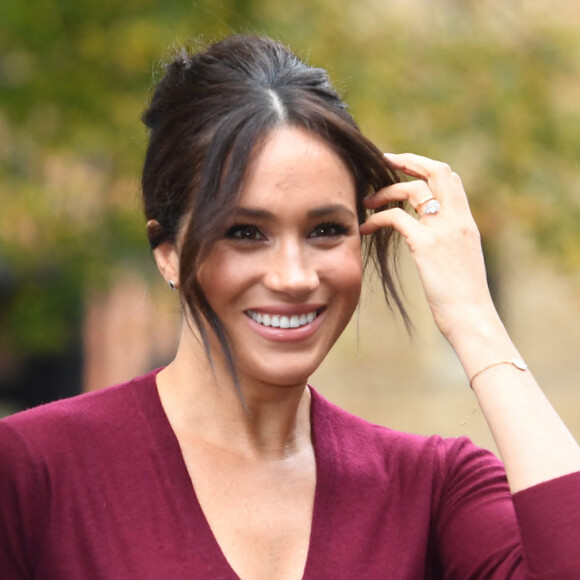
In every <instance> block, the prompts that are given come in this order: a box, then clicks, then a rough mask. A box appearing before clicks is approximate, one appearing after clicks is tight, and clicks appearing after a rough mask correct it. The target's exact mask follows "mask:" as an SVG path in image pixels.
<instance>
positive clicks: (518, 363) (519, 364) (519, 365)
mask: <svg viewBox="0 0 580 580" xmlns="http://www.w3.org/2000/svg"><path fill="white" fill-rule="evenodd" d="M498 365H512V366H514V367H515V368H516V369H518V370H519V371H525V370H527V369H528V365H527V364H526V363H525V362H524V361H523V360H522V359H521V358H514V359H512V360H502V361H499V362H494V363H491V364H490V365H487V366H486V367H483V368H482V369H479V370H478V371H477V372H476V373H475V374H474V375H473V376H472V377H471V379H469V386H470V387H471V388H472V389H473V380H474V379H475V378H477V377H478V376H479V375H480V374H481V373H484V372H485V371H487V370H488V369H491V368H493V367H497V366H498Z"/></svg>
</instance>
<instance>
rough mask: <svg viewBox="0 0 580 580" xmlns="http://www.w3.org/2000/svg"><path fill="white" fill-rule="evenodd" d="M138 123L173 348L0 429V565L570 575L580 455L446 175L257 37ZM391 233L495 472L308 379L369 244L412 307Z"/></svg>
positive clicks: (221, 47)
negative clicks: (489, 281)
mask: <svg viewBox="0 0 580 580" xmlns="http://www.w3.org/2000/svg"><path fill="white" fill-rule="evenodd" d="M144 121H145V123H146V125H147V127H148V128H149V130H150V143H149V148H148V151H147V156H146V160H145V167H144V171H143V195H144V207H145V213H146V217H147V220H148V223H147V231H148V236H149V240H150V242H151V245H152V247H153V253H154V256H155V260H156V262H157V265H158V267H159V270H160V272H161V274H162V275H163V277H164V278H165V280H166V282H167V284H168V285H169V287H170V288H172V289H174V290H178V291H179V293H180V296H181V299H182V304H183V309H184V324H183V328H182V333H181V340H180V343H179V348H178V351H177V354H176V357H175V359H174V360H173V362H171V364H169V365H168V366H167V367H165V368H163V369H161V370H159V371H155V372H152V373H150V374H148V375H146V376H144V377H139V378H136V379H134V380H133V381H131V382H130V383H127V384H124V385H119V386H116V387H113V388H110V389H105V390H104V391H101V392H98V393H93V394H89V395H83V396H81V397H77V398H74V399H70V400H68V401H61V402H57V403H53V404H51V405H47V406H44V407H41V408H38V409H33V410H30V411H27V412H25V413H22V414H19V415H16V416H13V417H10V418H8V419H5V420H4V421H3V422H1V423H0V426H1V429H0V441H1V446H0V451H1V455H0V457H1V466H2V469H1V473H0V478H1V481H2V487H1V488H0V489H1V490H2V492H1V495H2V497H1V502H2V509H3V512H2V513H3V520H2V523H0V533H1V536H0V554H1V556H0V557H1V561H2V565H3V570H4V572H3V574H4V575H3V578H10V579H12V578H44V579H47V578H83V579H84V578H139V579H148V578H151V579H153V578H155V579H158V578H164V579H167V578H171V579H173V578H175V579H181V578H211V579H215V578H224V579H226V578H236V577H239V578H242V579H244V580H245V579H262V578H264V579H265V578H268V579H270V578H273V579H295V578H302V577H304V578H332V579H337V578H349V579H350V578H365V579H370V578H389V579H390V578H405V579H407V578H460V579H465V578H492V577H493V578H573V577H580V560H579V559H578V557H577V555H576V553H575V552H576V546H577V545H578V540H579V539H580V538H579V536H580V527H579V524H580V506H579V504H580V473H579V472H580V450H579V448H578V445H577V444H576V442H575V441H574V439H573V437H572V436H571V435H570V433H569V432H568V431H567V429H566V428H565V426H564V425H563V424H562V422H561V420H560V419H559V418H558V416H557V415H556V413H555V412H554V410H553V409H552V408H551V407H550V405H549V404H548V403H547V401H546V399H545V398H544V396H543V395H542V392H541V390H540V389H539V387H538V386H537V384H536V383H535V381H534V379H533V377H532V374H531V373H530V371H529V370H527V368H526V366H525V363H523V361H521V360H520V358H519V354H518V352H517V350H516V348H515V346H514V345H513V344H512V342H511V340H510V339H509V337H508V335H507V334H506V331H505V329H504V327H503V325H502V324H501V321H500V320H499V317H498V315H497V313H496V311H495V308H494V306H493V304H492V301H491V298H490V296H489V291H488V289H487V286H486V281H485V272H484V266H483V259H482V255H481V249H480V242H479V236H478V232H477V229H476V227H475V225H474V222H473V220H472V218H471V215H470V212H469V207H468V204H467V200H466V197H465V194H464V192H463V189H462V185H461V181H460V179H459V178H458V177H457V175H455V174H454V173H453V172H452V171H451V170H450V169H449V168H448V167H447V166H446V165H444V164H441V163H439V162H436V161H432V160H429V159H426V158H423V157H419V156H416V155H411V154H404V155H388V156H386V157H384V156H383V155H382V154H381V153H380V152H379V151H378V150H377V149H376V148H375V147H374V146H373V145H372V144H371V143H370V142H369V141H368V140H366V139H365V138H364V137H363V136H362V135H361V134H360V132H359V130H358V129H357V127H356V125H355V123H354V121H353V120H352V119H351V117H350V116H349V114H348V113H347V112H346V109H345V106H344V104H343V103H342V102H341V101H340V99H339V98H338V96H337V94H336V93H335V92H334V90H333V89H332V87H331V86H330V84H329V82H328V79H327V77H326V74H325V73H324V71H322V70H320V69H315V68H312V67H309V66H307V65H305V64H304V63H302V62H301V61H299V60H298V59H297V58H296V57H295V56H294V55H293V54H292V53H290V52H289V51H288V50H287V49H286V48H284V47H282V46H280V45H279V44H277V43H275V42H273V41H271V40H268V39H263V38H256V37H244V36H234V37H231V38H228V39H226V40H224V41H222V42H220V43H217V44H215V45H213V46H210V47H209V48H208V49H207V50H205V51H202V52H200V53H197V54H189V53H187V52H185V51H184V52H182V53H180V54H179V56H178V58H177V59H176V60H175V61H174V62H173V63H172V64H170V65H169V66H168V68H167V71H166V75H165V77H164V78H163V79H162V80H161V81H160V83H159V85H158V86H157V88H156V91H155V93H154V95H153V98H152V102H151V104H150V106H149V108H148V110H147V111H146V113H145V115H144ZM397 174H403V175H408V176H412V177H416V178H418V179H417V180H415V181H403V182H399V180H398V178H397ZM405 202H407V203H408V204H409V205H410V206H411V207H412V208H414V209H415V210H416V212H417V216H416V217H414V216H412V215H410V214H409V213H406V212H405V211H404V210H403V209H402V206H403V204H404V203H405ZM396 233H398V234H400V235H401V236H402V237H403V238H404V240H405V241H406V243H407V244H408V245H409V247H410V249H411V253H412V255H413V257H414V259H415V261H416V263H417V267H418V269H419V273H420V276H421V280H422V283H423V286H424V289H425V293H426V296H427V299H428V301H429V305H430V307H431V309H432V312H433V316H434V318H435V321H436V323H437V325H438V326H439V328H440V330H441V332H442V333H443V334H444V336H445V337H446V338H447V339H448V340H449V342H450V343H451V345H452V346H453V348H454V349H455V350H456V352H457V354H458V356H459V358H460V360H461V362H462V364H463V366H464V368H465V371H466V374H467V376H468V378H469V379H470V384H471V386H472V388H473V390H474V392H475V394H476V396H477V398H478V401H479V404H480V406H481V408H482V410H483V412H484V414H485V417H486V419H487V421H488V422H489V424H490V428H491V429H492V432H493V434H494V437H495V439H496V441H497V444H498V447H499V450H500V453H501V455H502V458H503V461H504V464H505V471H504V467H503V466H502V464H501V463H500V462H499V461H498V460H496V459H495V458H494V457H493V455H492V454H491V453H488V452H486V451H483V450H480V449H477V448H476V447H474V446H473V445H472V444H471V443H470V442H469V441H467V440H465V439H459V440H443V439H441V438H439V437H429V438H426V437H419V436H413V435H407V434H401V433H396V432H392V431H389V430H388V429H385V428H382V427H377V426H373V425H370V424H368V423H366V422H364V421H362V420H360V419H357V418H355V417H352V416H351V415H349V414H347V413H345V412H344V411H341V410H340V409H338V408H336V407H334V406H333V405H332V404H330V403H329V402H327V401H325V400H324V399H323V398H322V397H321V396H320V395H319V394H317V393H316V391H315V390H314V389H312V388H309V387H307V380H308V377H309V375H310V374H311V373H312V372H313V371H314V370H315V369H316V368H317V367H318V365H319V364H320V363H321V362H322V360H323V359H324V357H325V356H326V354H327V352H328V351H329V349H330V348H331V347H332V345H333V344H334V342H335V341H336V339H337V338H338V336H339V335H340V333H341V332H342V330H343V329H344V327H345V325H346V324H347V322H348V320H349V319H350V317H351V315H352V313H353V311H354V309H355V307H356V304H357V301H358V298H359V292H360V287H361V280H362V272H363V265H364V263H365V262H366V261H367V260H368V259H371V260H375V261H376V262H377V263H378V265H379V268H380V270H381V273H382V278H383V281H384V285H385V292H386V296H387V297H388V299H389V300H391V301H393V302H394V304H396V305H397V306H398V307H399V308H402V306H401V303H400V300H399V298H398V296H397V293H396V289H395V288H396V285H395V283H394V281H393V278H392V276H391V272H390V269H389V261H390V257H391V254H392V249H393V241H394V236H395V235H396ZM361 244H363V245H366V246H367V248H366V250H365V251H362V248H361ZM403 312H404V311H403ZM506 472H507V481H509V487H508V483H507V482H506ZM192 488H193V489H192ZM560 532H561V533H560Z"/></svg>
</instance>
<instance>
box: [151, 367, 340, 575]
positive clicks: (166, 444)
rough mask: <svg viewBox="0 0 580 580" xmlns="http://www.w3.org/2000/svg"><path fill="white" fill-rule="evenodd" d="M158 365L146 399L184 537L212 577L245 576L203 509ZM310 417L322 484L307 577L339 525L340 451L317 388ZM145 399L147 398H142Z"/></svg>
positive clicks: (312, 527)
mask: <svg viewBox="0 0 580 580" xmlns="http://www.w3.org/2000/svg"><path fill="white" fill-rule="evenodd" d="M156 374H157V371H155V372H153V373H151V378H152V380H151V382H150V384H149V385H148V386H149V389H150V393H149V394H150V397H147V400H148V401H150V403H151V404H150V405H144V407H145V410H146V411H147V414H148V417H149V420H150V422H151V425H152V431H153V433H152V434H153V437H154V438H155V442H156V445H157V447H158V450H159V455H158V458H157V461H158V462H159V465H160V467H161V468H163V469H164V471H165V477H166V479H167V481H168V482H170V485H171V486H172V487H173V488H174V491H175V497H174V499H175V501H176V502H178V504H179V512H180V515H181V516H182V518H183V520H182V525H181V526H180V529H181V530H182V532H183V536H184V543H185V544H189V546H190V547H191V549H196V550H198V552H199V554H200V556H201V558H202V560H203V561H204V562H205V564H206V570H207V575H208V577H211V578H212V579H216V580H218V579H219V580H239V576H238V575H237V574H236V572H235V571H234V569H233V568H232V567H231V565H230V563H229V562H228V560H227V558H226V557H225V555H224V553H223V551H222V549H221V546H220V545H219V543H218V541H217V538H216V537H215V535H214V533H213V531H212V529H211V527H210V525H209V522H208V520H207V518H206V516H205V514H204V512H203V509H202V507H201V504H200V502H199V499H198V497H197V493H196V490H195V488H194V486H193V483H192V481H191V477H190V475H189V472H188V470H187V467H186V464H185V460H184V458H183V454H182V452H181V448H180V446H179V441H178V439H177V436H176V435H175V432H174V431H173V428H172V427H171V424H170V422H169V418H168V417H167V415H166V413H165V410H164V408H163V405H162V403H161V398H160V396H159V392H158V389H157V381H156ZM308 388H309V389H310V392H311V402H310V420H311V432H312V445H313V448H314V457H315V462H316V484H315V490H314V505H313V510H312V521H311V524H310V538H309V544H308V553H307V556H306V563H305V566H304V573H303V576H302V578H303V579H307V578H313V577H314V573H315V571H316V570H320V569H322V568H321V563H322V562H324V561H325V551H326V550H327V549H328V548H329V546H330V544H331V542H330V534H331V531H332V528H333V521H332V520H333V517H332V516H333V509H332V497H333V495H334V487H335V485H336V484H335V482H336V477H335V476H334V474H335V473H336V470H337V465H336V454H335V453H333V452H332V449H333V448H334V447H335V446H334V445H332V443H333V437H332V432H331V429H330V424H329V423H328V421H327V420H326V416H325V414H324V413H323V412H322V407H323V406H324V405H323V400H322V398H321V396H320V395H319V394H318V393H317V392H316V391H315V390H314V389H313V388H312V387H310V386H309V387H308ZM142 402H143V401H142Z"/></svg>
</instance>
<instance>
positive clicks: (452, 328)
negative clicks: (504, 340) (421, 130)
mask: <svg viewBox="0 0 580 580" xmlns="http://www.w3.org/2000/svg"><path fill="white" fill-rule="evenodd" d="M386 157H387V158H388V160H389V161H390V162H391V163H392V165H393V166H394V167H395V168H396V169H398V170H399V171H401V172H403V173H405V174H407V175H409V176H412V177H415V178H417V179H416V180H415V181H407V182H402V183H396V184H394V185H391V186H389V187H385V188H384V189H382V190H380V191H378V192H377V193H376V194H375V195H373V196H371V197H369V198H367V199H366V200H365V206H366V207H367V208H369V209H376V208H379V207H381V206H382V205H384V204H386V203H388V202H391V201H408V202H409V203H410V205H411V206H412V207H413V208H414V209H415V210H416V211H417V212H418V215H419V219H416V218H414V217H413V216H411V215H410V214H408V213H406V212H405V211H403V210H402V209H398V208H397V209H389V210H385V211H380V212H377V213H375V214H373V215H371V216H370V217H369V218H368V220H367V221H366V222H365V223H364V224H363V225H362V226H361V228H360V231H361V233H362V234H372V233H373V232H374V231H376V230H377V229H379V228H384V227H392V228H394V229H395V230H397V231H398V232H399V233H400V234H401V235H402V236H403V238H404V239H405V241H406V242H407V245H408V246H409V249H410V250H411V254H412V256H413V258H414V260H415V263H416V264H417V268H418V271H419V276H420V278H421V281H422V284H423V288H424V291H425V295H426V297H427V301H428V303H429V306H430V308H431V311H432V313H433V317H434V319H435V322H436V324H437V326H438V327H439V329H440V330H441V332H442V333H443V334H444V335H445V337H446V338H447V339H448V340H449V341H450V342H451V343H453V342H454V339H455V338H457V339H458V340H459V339H460V336H461V335H462V333H463V331H466V332H469V331H470V329H472V328H473V325H474V324H476V323H478V324H481V322H483V321H485V320H489V321H495V320H496V319H497V313H496V311H495V308H494V306H493V303H492V300H491V296H490V293H489V289H488V286H487V279H486V274H485V266H484V261H483V254H482V251H481V240H480V236H479V231H478V229H477V226H476V225H475V222H474V220H473V217H472V216H471V212H470V210H469V204H468V202H467V196H466V194H465V191H464V189H463V185H462V183H461V179H460V178H459V176H458V175H457V174H456V173H454V172H453V171H452V170H451V169H450V168H449V166H448V165H446V164H444V163H440V162H438V161H433V160H432V159H428V158H426V157H421V156H419V155H412V154H410V153H405V154H402V155H387V156H386ZM433 198H435V200H437V202H439V204H440V206H439V209H438V210H437V204H436V203H435V202H433V201H430V202H429V201H428V200H432V199H433ZM434 203H435V210H436V211H435V213H429V210H430V209H431V210H432V209H433V204H434Z"/></svg>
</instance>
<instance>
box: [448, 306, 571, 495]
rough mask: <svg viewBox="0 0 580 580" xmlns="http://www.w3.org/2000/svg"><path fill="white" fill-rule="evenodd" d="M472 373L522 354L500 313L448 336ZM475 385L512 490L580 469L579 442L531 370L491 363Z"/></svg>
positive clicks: (468, 374) (467, 371)
mask: <svg viewBox="0 0 580 580" xmlns="http://www.w3.org/2000/svg"><path fill="white" fill-rule="evenodd" d="M449 340H450V342H451V344H452V346H453V347H454V349H455V351H456V352H457V355H458V356H459V359H460V361H461V363H462V365H463V367H464V369H465V372H466V375H467V377H468V378H470V379H471V377H473V376H474V375H475V374H476V373H477V372H478V371H479V370H481V369H483V368H485V367H487V366H488V365H490V364H493V363H495V362H500V361H509V360H512V359H514V358H521V356H520V354H519V352H518V351H517V349H516V347H515V345H514V344H513V342H512V341H511V339H510V337H509V335H508V334H507V332H506V330H505V328H504V326H503V324H502V323H501V321H500V320H499V318H498V317H497V316H494V315H492V314H490V315H488V316H485V317H480V319H479V320H477V321H474V323H473V324H471V325H469V329H468V328H467V326H466V328H465V331H458V332H456V333H454V335H453V336H452V337H450V338H449ZM472 388H473V391H474V393H475V395H476V397H477V399H478V402H479V405H480V407H481V410H482V412H483V414H484V416H485V419H486V421H487V423H488V424H489V427H490V429H491V432H492V434H493V437H494V439H495V441H496V444H497V447H498V449H499V452H500V454H501V457H502V460H503V462H504V464H505V468H506V473H507V476H508V481H509V484H510V488H511V490H512V492H516V491H520V490H522V489H526V488H528V487H531V486H533V485H536V484H538V483H541V482H542V481H547V480H549V479H553V478H556V477H559V476H562V475H566V474H568V473H572V472H574V471H580V447H579V446H578V444H577V442H576V441H575V440H574V437H573V436H572V434H571V433H570V431H569V430H568V429H567V427H566V425H565V424H564V423H563V421H562V420H561V419H560V417H559V416H558V414H557V413H556V411H555V410H554V408H553V407H552V405H551V404H550V402H549V401H548V399H547V398H546V396H545V395H544V393H543V392H542V390H541V389H540V387H539V386H538V383H537V382H536V380H535V379H534V376H533V374H532V372H531V371H530V370H526V371H521V370H518V369H517V368H516V367H515V366H513V365H511V364H501V365H497V366H493V367H490V368H488V369H486V370H485V371H484V372H482V373H481V374H478V375H477V377H475V379H474V380H473V381H472Z"/></svg>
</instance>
